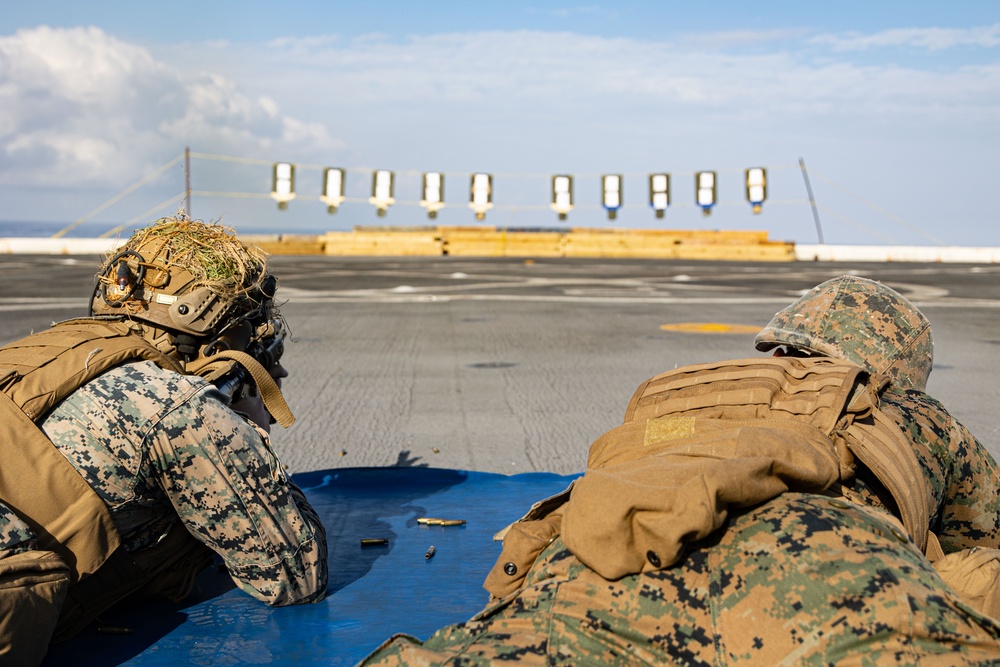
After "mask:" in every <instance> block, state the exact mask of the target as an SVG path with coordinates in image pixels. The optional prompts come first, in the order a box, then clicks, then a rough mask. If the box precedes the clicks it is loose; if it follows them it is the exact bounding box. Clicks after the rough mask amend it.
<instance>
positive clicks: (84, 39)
mask: <svg viewBox="0 0 1000 667" xmlns="http://www.w3.org/2000/svg"><path fill="white" fill-rule="evenodd" d="M275 142H284V143H286V144H288V145H289V146H290V147H291V148H298V149H300V150H315V149H317V148H319V149H334V148H337V147H338V146H339V144H338V143H337V142H334V141H333V140H331V139H330V137H329V135H328V134H327V133H326V131H325V129H324V128H323V127H322V126H319V125H317V124H315V123H304V122H302V121H299V120H296V119H294V118H289V117H287V116H284V115H283V114H282V113H281V111H280V107H279V105H278V104H277V103H276V102H275V101H274V100H273V99H264V98H256V99H255V98H253V97H251V96H249V95H247V94H246V93H245V92H243V91H242V90H241V88H240V87H239V85H237V83H235V82H233V81H231V80H227V79H225V78H224V77H221V76H219V75H217V74H212V73H195V72H184V71H179V70H177V69H175V68H173V67H171V66H169V65H167V64H165V63H163V62H160V61H158V60H156V59H155V58H154V57H153V56H152V55H151V54H150V53H149V51H147V50H146V49H144V48H142V47H139V46H136V45H133V44H129V43H126V42H123V41H121V40H118V39H116V38H114V37H112V36H110V35H107V34H106V33H104V32H103V31H101V30H100V29H98V28H73V29H53V28H49V27H45V26H41V27H38V28H34V29H30V30H21V31H18V32H17V33H16V34H14V35H12V36H7V37H0V154H3V155H4V156H5V160H4V163H5V164H6V165H8V168H5V169H3V170H2V171H0V178H2V180H3V182H5V183H18V184H20V185H41V184H51V183H53V182H58V183H62V184H64V185H67V186H77V185H92V184H121V183H128V182H131V181H134V180H135V179H136V178H137V177H138V176H139V175H141V174H143V173H145V172H147V171H149V170H150V169H151V168H152V167H155V166H157V165H159V164H161V163H163V162H164V161H165V160H166V159H169V158H170V157H172V156H173V155H176V154H177V153H179V152H180V151H181V149H182V148H183V147H184V146H185V145H188V144H191V143H196V145H198V146H199V147H200V148H201V150H216V151H221V152H230V153H232V152H238V153H239V154H249V155H253V154H254V152H255V151H259V150H264V149H266V148H268V147H270V146H272V145H273V144H274V143H275Z"/></svg>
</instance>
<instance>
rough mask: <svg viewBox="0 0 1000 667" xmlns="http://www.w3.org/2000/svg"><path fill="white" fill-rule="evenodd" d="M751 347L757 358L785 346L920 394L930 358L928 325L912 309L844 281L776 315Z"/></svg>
mask: <svg viewBox="0 0 1000 667" xmlns="http://www.w3.org/2000/svg"><path fill="white" fill-rule="evenodd" d="M754 344H755V346H756V348H757V349H758V350H760V351H762V352H766V351H768V350H770V349H772V348H775V347H778V346H779V345H788V346H791V347H794V348H796V349H799V350H805V351H808V352H813V353H817V354H822V355H825V356H829V357H835V358H838V359H846V360H847V361H852V362H854V363H856V364H858V365H860V366H863V367H865V368H866V369H868V370H869V371H871V372H874V373H879V374H884V375H888V376H889V377H890V378H891V380H892V384H894V385H896V386H899V387H902V388H905V389H917V390H920V391H924V388H925V387H926V386H927V376H928V375H930V372H931V365H932V362H933V358H934V342H933V339H932V338H931V327H930V323H929V322H928V321H927V318H926V317H924V315H923V313H921V312H920V311H919V310H918V309H917V307H916V306H914V305H913V304H912V303H910V302H909V301H907V300H906V298H904V297H903V296H902V295H901V294H899V293H898V292H896V291H895V290H892V289H890V288H888V287H886V286H885V285H883V284H882V283H879V282H876V281H874V280H869V279H867V278H859V277H858V276H849V275H845V276H840V277H839V278H834V279H833V280H828V281H826V282H824V283H822V284H820V285H817V286H816V287H814V288H813V289H811V290H810V291H809V292H808V293H807V294H805V295H804V296H803V297H801V298H800V299H799V300H798V301H796V302H794V303H793V304H791V305H790V306H788V307H786V308H784V309H783V310H780V311H778V313H777V314H775V316H774V318H773V319H772V320H771V322H770V323H769V324H768V325H767V326H766V327H764V329H763V330H761V332H760V333H758V334H757V337H756V339H754Z"/></svg>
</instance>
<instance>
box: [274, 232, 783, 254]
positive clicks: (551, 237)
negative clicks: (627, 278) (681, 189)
mask: <svg viewBox="0 0 1000 667" xmlns="http://www.w3.org/2000/svg"><path fill="white" fill-rule="evenodd" d="M262 245H263V244H262ZM280 245H281V244H276V245H275V246H274V248H275V249H274V250H271V249H270V248H269V247H265V249H268V251H269V252H273V253H275V254H279V253H280V252H281V249H280ZM289 247H291V246H289ZM314 248H315V252H317V253H325V254H327V255H341V256H343V255H368V256H442V255H449V256H456V257H623V258H650V259H706V260H755V261H793V260H794V259H795V245H794V244H793V243H787V242H783V241H769V240H768V238H767V232H764V231H726V230H720V231H699V230H629V229H587V228H574V229H571V230H567V231H565V232H562V231H548V230H546V231H537V232H532V231H524V230H515V231H507V230H504V229H496V228H493V227H421V228H416V229H414V228H358V229H355V230H353V231H350V232H328V233H327V234H325V235H324V236H320V237H316V239H315V241H314ZM303 254H304V253H303Z"/></svg>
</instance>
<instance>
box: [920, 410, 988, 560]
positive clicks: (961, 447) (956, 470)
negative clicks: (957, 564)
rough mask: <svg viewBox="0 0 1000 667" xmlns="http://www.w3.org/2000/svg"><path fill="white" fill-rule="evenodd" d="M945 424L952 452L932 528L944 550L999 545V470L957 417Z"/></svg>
mask: <svg viewBox="0 0 1000 667" xmlns="http://www.w3.org/2000/svg"><path fill="white" fill-rule="evenodd" d="M950 421H951V424H950V428H949V434H948V441H949V449H950V450H951V451H952V452H953V453H954V456H953V458H952V459H951V462H950V463H951V465H950V466H949V470H948V471H947V474H946V476H945V479H946V480H947V482H946V485H945V492H944V497H943V499H942V503H941V510H940V514H939V518H938V521H939V523H938V526H937V529H936V532H938V537H939V538H940V539H941V546H942V547H943V548H944V551H945V553H950V552H952V551H960V550H962V549H967V548H969V547H975V546H981V547H993V548H998V547H1000V474H998V471H997V463H996V461H995V460H994V459H993V457H992V456H991V455H990V453H989V452H988V451H987V450H986V448H985V447H983V445H982V444H981V443H980V442H979V440H977V439H976V438H975V436H973V435H972V433H970V432H969V429H967V428H965V426H963V425H962V424H961V423H959V421H958V420H957V419H954V418H952V419H951V420H950Z"/></svg>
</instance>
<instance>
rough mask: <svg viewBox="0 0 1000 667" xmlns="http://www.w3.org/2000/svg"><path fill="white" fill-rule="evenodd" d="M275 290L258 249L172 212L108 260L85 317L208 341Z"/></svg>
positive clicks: (227, 231) (213, 226) (220, 228)
mask: <svg viewBox="0 0 1000 667" xmlns="http://www.w3.org/2000/svg"><path fill="white" fill-rule="evenodd" d="M273 290H274V279H273V278H272V277H271V276H270V275H269V274H268V273H267V262H266V256H265V255H264V253H263V252H262V251H261V250H260V249H259V248H257V247H255V246H252V245H247V244H244V243H242V242H241V241H239V240H238V239H237V238H236V234H235V232H234V231H233V230H232V229H230V228H228V227H223V226H221V225H216V224H207V223H204V222H202V221H200V220H191V219H189V218H188V217H187V216H185V215H183V214H178V215H176V216H173V217H169V218H163V219H160V220H158V221H156V222H155V223H153V224H152V225H149V226H148V227H145V228H143V229H140V230H138V231H137V232H136V233H135V234H134V235H133V236H132V237H131V238H130V239H129V240H128V241H127V242H126V243H125V245H123V246H122V247H121V248H119V249H118V251H117V252H116V253H115V254H113V255H112V256H110V257H109V258H108V259H107V261H106V262H105V263H104V266H103V267H102V269H101V272H100V273H99V274H98V276H97V286H96V288H95V291H94V297H93V299H92V301H91V313H92V314H93V315H121V316H124V317H126V318H127V319H129V320H138V321H141V322H145V323H148V324H151V325H153V326H154V327H156V328H161V329H167V330H170V331H172V332H179V333H182V334H187V335H189V336H194V337H198V338H203V337H212V336H215V335H217V334H218V333H219V332H220V331H221V330H222V329H224V328H226V327H227V326H228V325H229V324H230V323H231V322H232V321H233V320H234V319H235V318H239V317H241V316H245V315H246V314H247V313H249V312H254V311H255V310H259V309H261V308H267V307H269V302H270V299H271V297H273Z"/></svg>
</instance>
